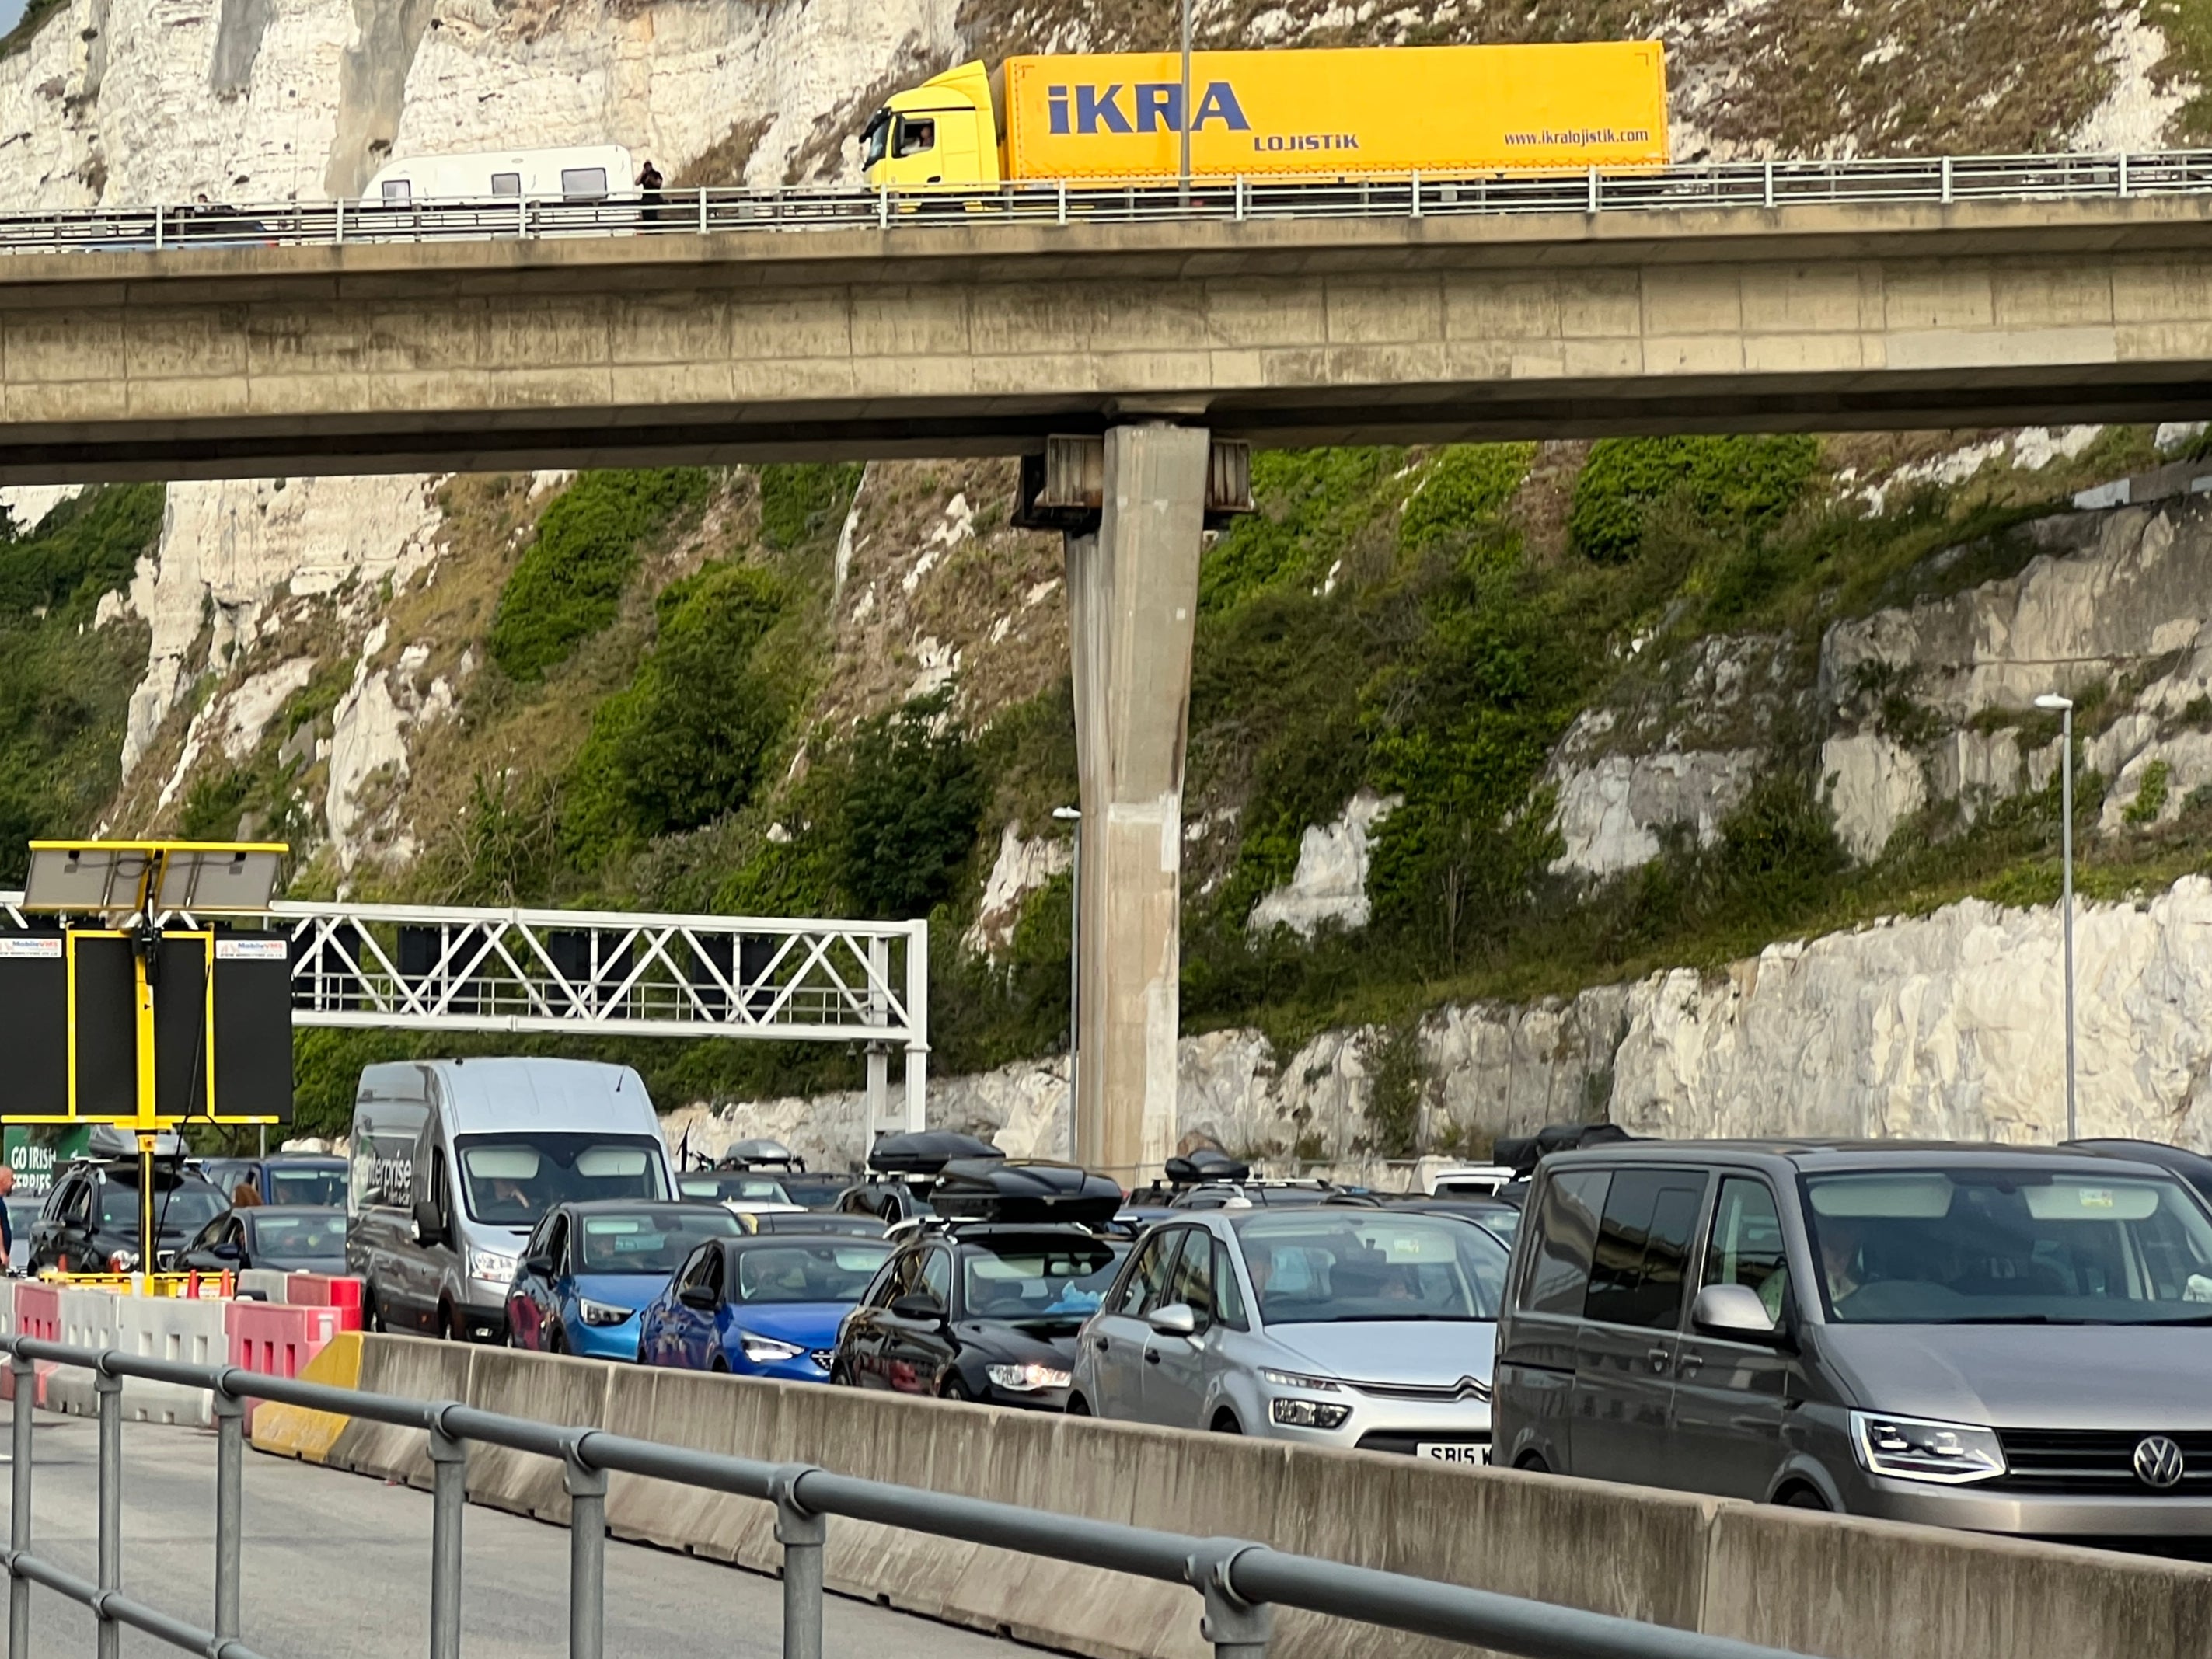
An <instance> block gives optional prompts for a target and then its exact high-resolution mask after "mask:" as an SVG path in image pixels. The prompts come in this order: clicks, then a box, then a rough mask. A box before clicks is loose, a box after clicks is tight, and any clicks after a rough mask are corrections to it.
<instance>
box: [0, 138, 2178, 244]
mask: <svg viewBox="0 0 2212 1659" xmlns="http://www.w3.org/2000/svg"><path fill="white" fill-rule="evenodd" d="M2206 194H2212V150H2153V151H2143V152H2125V153H2119V154H2108V155H1972V156H1948V155H1942V156H1911V155H1908V156H1892V157H1885V158H1879V159H1874V160H1839V161H1723V162H1716V163H1712V164H1709V165H1705V166H1699V167H1655V168H1649V169H1644V170H1640V171H1630V172H1617V173H1604V172H1600V171H1599V170H1598V169H1596V168H1594V167H1593V168H1591V169H1589V170H1588V171H1586V172H1576V173H1504V174H1491V175H1483V174H1468V175H1445V174H1435V173H1431V174H1423V173H1395V174H1377V175H1374V176H1371V177H1364V178H1350V179H1328V180H1323V181H1316V182H1302V181H1298V180H1295V179H1291V180H1286V179H1283V178H1281V177H1280V176H1279V175H1273V176H1269V177H1265V178H1258V179H1250V178H1241V177H1240V178H1225V177H1218V176H1211V175H1209V176H1206V177H1202V178H1199V179H1193V180H1192V181H1191V182H1190V184H1189V185H1188V186H1186V185H1182V184H1180V183H1177V182H1176V181H1173V180H1170V181H1167V182H1165V183H1163V182H1160V181H1158V180H1156V179H1153V180H1146V181H1142V182H1130V183H1127V184H1119V185H1069V184H1067V183H1066V182H1064V181H1063V182H1060V183H1044V184H1034V183H1024V184H1010V185H1002V186H994V187H991V188H989V189H975V190H963V189H956V188H950V187H948V188H945V189H939V190H931V191H887V190H886V191H869V190H854V189H806V188H800V189H789V190H773V191H756V190H744V189H710V188H705V187H702V188H700V189H696V190H671V191H661V192H659V193H658V195H657V196H656V197H654V198H653V199H650V200H648V199H647V198H645V197H642V196H640V195H638V194H636V193H635V192H633V193H630V194H627V195H623V196H617V197H604V198H599V199H580V200H570V199H563V198H546V197H520V196H506V197H474V198H470V199H453V200H441V199H431V198H423V199H420V200H416V201H411V202H384V201H366V202H359V201H356V202H348V201H337V202H316V203H297V202H293V203H273V204H258V205H255V204H246V205H235V206H234V205H228V204H225V205H222V206H209V205H205V204H196V205H193V206H189V207H167V206H162V205H159V204H153V205H148V206H144V207H125V208H89V209H60V210H55V211H52V212H18V213H4V212H0V252H24V253H51V252H100V253H116V252H170V251H174V250H179V249H191V248H209V247H241V246H311V247H326V246H340V245H343V244H344V243H347V242H438V241H471V242H473V241H488V240H498V239H517V238H520V239H525V240H536V239H540V238H556V237H576V236H636V235H672V234H699V235H706V234H719V233H723V232H744V231H760V230H809V229H857V228H878V229H888V228H890V227H892V226H894V225H896V226H899V227H901V228H908V227H917V226H919V227H927V226H930V225H955V224H975V223H994V222H1019V223H1024V224H1052V225H1066V224H1127V223H1146V222H1206V221H1222V220H1230V221H1237V222H1242V221H1246V220H1253V219H1405V218H1413V219H1420V218H1450V217H1462V216H1480V215H1497V214H1547V213H1549V214H1559V213H1584V214H1601V213H1642V212H1654V211H1664V210H1670V209H1674V210H1680V209H1690V208H1747V209H1763V208H1784V207H1798V206H1804V205H1808V204H1821V205H1835V204H1865V205H1876V204H1889V205H1901V204H1951V203H1957V202H2081V201H2113V200H2121V199H2128V198H2134V197H2172V196H2202V195H2206Z"/></svg>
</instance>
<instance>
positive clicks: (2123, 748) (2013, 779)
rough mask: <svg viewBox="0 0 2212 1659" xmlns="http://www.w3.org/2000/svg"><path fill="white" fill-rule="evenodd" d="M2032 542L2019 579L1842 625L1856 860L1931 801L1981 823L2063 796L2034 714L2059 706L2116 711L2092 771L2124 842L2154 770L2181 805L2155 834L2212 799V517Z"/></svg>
mask: <svg viewBox="0 0 2212 1659" xmlns="http://www.w3.org/2000/svg"><path fill="white" fill-rule="evenodd" d="M2016 533H2018V534H2021V535H2023V536H2025V537H2027V538H2029V539H2030V541H2031V542H2032V543H2033V545H2034V547H2035V549H2036V554H2035V556H2034V557H2033V558H2032V559H2031V560H2030V561H2029V562H2027V565H2026V567H2025V568H2022V569H2021V572H2020V574H2018V575H2016V576H2011V577H2008V578H2005V579H2004V580H1998V581H1990V582H1984V583H1983V584H1981V585H1979V586H1974V587H1972V588H1969V589H1966V591H1964V592H1958V593H1954V594H1950V595H1948V596H1946V597H1942V598H1938V599H1929V600H1927V601H1924V602H1923V603H1921V604H1918V605H1911V606H1910V607H1905V608H1901V609H1895V610H1887V611H1877V612H1875V614H1874V615H1872V616H1870V617H1863V618H1859V619H1857V620H1853V621H1848V622H1841V623H1836V624H1835V625H1834V626H1833V627H1832V628H1831V629H1829V630H1828V633H1827V636H1826V639H1825V640H1824V641H1822V643H1821V649H1820V699H1821V702H1822V704H1823V706H1824V707H1826V708H1828V709H1830V710H1832V711H1833V712H1832V720H1833V722H1834V724H1833V726H1832V732H1831V735H1830V736H1829V737H1828V738H1827V740H1826V744H1825V745H1824V747H1823V749H1822V751H1821V757H1820V772H1821V775H1822V779H1823V784H1824V788H1825V791H1826V797H1827V799H1828V801H1829V804H1830V805H1831V806H1832V808H1833V809H1834V811H1835V814H1836V823H1837V829H1838V833H1839V834H1840V835H1841V836H1842V837H1843V840H1844V845H1845V846H1846V847H1847V848H1849V849H1850V852H1851V853H1852V854H1853V855H1854V856H1856V857H1859V858H1862V859H1864V858H1871V857H1873V856H1874V855H1875V854H1877V853H1879V852H1880V851H1881V848H1882V846H1883V844H1884V843H1885V842H1887V841H1888V839H1889V836H1890V835H1891V833H1892V832H1893V830H1894V829H1896V828H1897V826H1898V825H1899V823H1903V822H1904V821H1905V819H1906V818H1908V817H1911V815H1912V814H1914V813H1915V812H1917V811H1920V809H1921V808H1922V807H1923V805H1927V804H1929V802H1931V801H1956V802H1958V803H1959V805H1960V808H1961V810H1962V811H1963V812H1964V814H1965V815H1966V817H1969V818H1971V817H1972V816H1973V815H1974V814H1975V812H1977V811H1978V810H1980V808H1981V806H1982V805H1984V804H1985V803H1986V802H1988V801H1990V800H1994V799H2002V798H2004V797H2006V796H2009V795H2012V794H2015V793H2019V792H2020V791H2021V789H2022V788H2039V787H2043V786H2044V785H2045V783H2047V782H2048V781H2049V779H2050V776H2051V769H2052V768H2053V767H2054V766H2055V765H2056V764H2057V747H2058V746H2057V740H2056V733H2055V732H2051V730H2049V726H2050V722H2049V721H2048V720H2047V719H2045V718H2042V717H2039V715H2038V714H2037V713H2036V710H2035V708H2034V701H2035V698H2036V697H2037V696H2039V694H2042V693H2044V692H2048V691H2058V692H2062V693H2064V694H2067V695H2069V696H2075V697H2076V698H2077V699H2082V700H2084V701H2085V702H2086V701H2090V700H2097V701H2098V703H2099V706H2098V708H2097V710H2096V711H2095V712H2096V714H2097V719H2098V721H2099V722H2101V729H2100V726H2099V725H2098V724H2092V725H2090V726H2088V728H2087V730H2086V731H2085V734H2084V735H2085V738H2086V741H2085V742H2084V744H2083V748H2082V758H2083V761H2084V763H2086V764H2087V765H2088V766H2090V767H2093V768H2094V769H2096V770H2097V771H2098V772H2100V773H2101V774H2102V775H2104V776H2105V777H2106V780H2107V781H2108V782H2109V783H2110V785H2111V787H2110V789H2109V791H2108V793H2107V794H2106V802H2105V809H2104V821H2105V827H2106V828H2107V829H2112V828H2117V827H2118V825H2119V823H2121V821H2122V818H2123V816H2124V813H2125V812H2126V811H2128V809H2129V808H2130V806H2131V805H2134V804H2135V803H2136V799H2137V797H2138V796H2139V795H2140V793H2141V792H2142V788H2143V787H2144V784H2145V782H2146V781H2147V780H2148V776H2149V775H2150V773H2151V769H2152V768H2153V767H2154V766H2162V767H2163V768H2164V771H2163V773H2162V774H2161V777H2162V784H2161V787H2162V789H2163V792H2164V793H2163V796H2162V799H2160V801H2159V804H2158V805H2157V808H2156V810H2155V811H2146V812H2144V813H2142V814H2141V815H2140V816H2143V817H2151V818H2157V817H2172V816H2173V815H2174V814H2176V813H2178V812H2179V811H2181V809H2182V805H2183V803H2184V802H2185V799H2187V796H2188V793H2189V792H2190V791H2191V789H2194V788H2197V787H2199V786H2201V785H2203V784H2205V783H2207V782H2212V731H2208V728H2212V507H2208V505H2207V504H2205V503H2204V502H2203V501H2201V500H2186V499H2185V500H2178V501H2172V502H2169V503H2162V504H2160V505H2157V506H2150V507H2119V508H2116V509H2113V510H2111V511H2107V512H2100V513H2066V514H2063V515H2061V516H2058V517H2056V518H2051V519H2045V520H2038V521H2036V522H2035V523H2033V524H2031V525H2029V526H2026V527H2025V528H2024V529H2022V530H2021V531H2020V532H2016ZM1963 551H1964V550H1960V553H1963ZM1900 719H1901V720H1903V721H1904V723H1905V726H1907V727H1917V728H1920V729H1918V730H1911V729H1907V730H1899V729H1897V727H1898V725H1899V720H1900ZM2024 729H2025V731H2026V732H2033V734H2034V735H2033V738H2032V739H2028V738H2024Z"/></svg>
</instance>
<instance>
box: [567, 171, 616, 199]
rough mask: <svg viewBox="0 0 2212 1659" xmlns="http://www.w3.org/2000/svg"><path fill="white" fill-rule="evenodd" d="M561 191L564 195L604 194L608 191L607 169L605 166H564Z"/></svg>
mask: <svg viewBox="0 0 2212 1659" xmlns="http://www.w3.org/2000/svg"><path fill="white" fill-rule="evenodd" d="M561 193H562V195H563V196H604V195H605V194H606V193H607V170H606V169H605V167H562V169H561Z"/></svg>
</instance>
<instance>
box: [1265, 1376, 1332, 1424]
mask: <svg viewBox="0 0 2212 1659" xmlns="http://www.w3.org/2000/svg"><path fill="white" fill-rule="evenodd" d="M1260 1375H1261V1377H1262V1378H1263V1379H1264V1380H1266V1381H1267V1382H1269V1383H1273V1384H1274V1385H1275V1386H1276V1387H1277V1388H1279V1389H1314V1390H1315V1391H1316V1392H1317V1393H1321V1394H1334V1393H1335V1392H1336V1391H1337V1389H1336V1379H1335V1378H1334V1377H1333V1376H1300V1375H1299V1374H1298V1373H1297V1372H1296V1371H1271V1370H1266V1369H1265V1368H1262V1369H1261V1372H1260ZM1275 1420H1276V1421H1277V1422H1280V1421H1281V1420H1282V1419H1280V1418H1278V1419H1275Z"/></svg>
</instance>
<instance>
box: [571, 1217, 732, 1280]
mask: <svg viewBox="0 0 2212 1659" xmlns="http://www.w3.org/2000/svg"><path fill="white" fill-rule="evenodd" d="M737 1231H738V1218H737V1217H735V1216H733V1215H732V1214H731V1213H730V1212H728V1211H727V1210H725V1209H722V1208H720V1206H716V1207H714V1208H713V1209H709V1208H708V1207H707V1206H705V1205H703V1204H702V1205H701V1206H699V1207H698V1208H697V1209H696V1210H680V1211H671V1210H641V1211H639V1212H637V1213H636V1214H635V1215H581V1216H578V1217H577V1218H576V1251H575V1255H576V1271H577V1272H578V1273H653V1274H654V1275H656V1276H658V1275H660V1274H664V1273H674V1272H675V1271H676V1270H677V1269H678V1267H682V1266H683V1265H684V1257H685V1256H687V1255H690V1254H691V1252H692V1250H693V1249H696V1247H697V1246H698V1245H699V1243H701V1241H702V1240H705V1239H709V1238H727V1237H731V1236H732V1235H733V1234H734V1233H736V1232H737Z"/></svg>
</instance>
